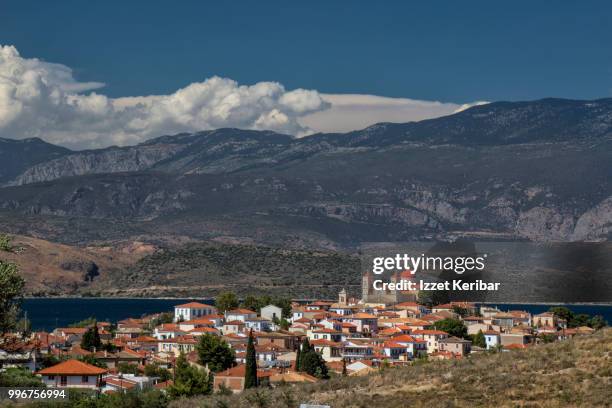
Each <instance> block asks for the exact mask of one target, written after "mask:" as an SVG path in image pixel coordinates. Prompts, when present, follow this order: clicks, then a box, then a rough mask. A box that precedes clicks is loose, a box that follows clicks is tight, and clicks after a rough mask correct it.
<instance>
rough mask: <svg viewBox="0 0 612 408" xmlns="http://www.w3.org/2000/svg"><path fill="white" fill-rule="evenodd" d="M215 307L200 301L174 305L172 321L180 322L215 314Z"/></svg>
mask: <svg viewBox="0 0 612 408" xmlns="http://www.w3.org/2000/svg"><path fill="white" fill-rule="evenodd" d="M217 313H218V312H217V308H216V307H214V306H211V305H206V304H204V303H200V302H189V303H184V304H182V305H176V306H174V321H175V322H180V321H185V320H193V319H196V318H200V317H204V316H209V315H215V314H217Z"/></svg>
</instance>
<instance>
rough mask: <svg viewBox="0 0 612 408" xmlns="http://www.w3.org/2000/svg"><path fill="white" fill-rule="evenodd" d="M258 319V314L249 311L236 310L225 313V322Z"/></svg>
mask: <svg viewBox="0 0 612 408" xmlns="http://www.w3.org/2000/svg"><path fill="white" fill-rule="evenodd" d="M256 317H257V313H256V312H254V311H252V310H249V309H234V310H228V311H226V312H225V321H226V322H233V321H236V320H239V321H241V322H244V321H245V320H247V319H254V318H256Z"/></svg>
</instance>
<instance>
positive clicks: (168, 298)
mask: <svg viewBox="0 0 612 408" xmlns="http://www.w3.org/2000/svg"><path fill="white" fill-rule="evenodd" d="M23 299H24V300H26V299H27V300H34V299H45V300H49V299H81V300H84V299H87V300H89V299H91V300H115V299H116V300H189V299H193V300H214V299H215V298H214V297H199V296H195V297H175V296H159V297H133V296H132V297H123V296H99V297H98V296H24V297H23ZM471 303H475V304H480V305H541V306H550V305H574V306H612V302H607V303H606V302H471Z"/></svg>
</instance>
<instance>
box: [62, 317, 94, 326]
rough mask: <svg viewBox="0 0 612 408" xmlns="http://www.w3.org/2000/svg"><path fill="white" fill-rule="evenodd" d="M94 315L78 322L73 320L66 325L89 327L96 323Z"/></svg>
mask: <svg viewBox="0 0 612 408" xmlns="http://www.w3.org/2000/svg"><path fill="white" fill-rule="evenodd" d="M97 323H98V322H97V321H96V318H95V317H88V318H87V319H83V320H80V321H78V322H74V323H71V324H69V325H68V327H90V326H92V325H94V324H97Z"/></svg>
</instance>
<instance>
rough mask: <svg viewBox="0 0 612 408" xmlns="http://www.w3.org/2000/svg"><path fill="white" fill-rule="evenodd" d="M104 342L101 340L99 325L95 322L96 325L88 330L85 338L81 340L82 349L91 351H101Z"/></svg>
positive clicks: (84, 335)
mask: <svg viewBox="0 0 612 408" xmlns="http://www.w3.org/2000/svg"><path fill="white" fill-rule="evenodd" d="M101 346H102V341H101V340H100V333H99V332H98V325H97V324H96V322H94V325H93V326H92V327H90V328H89V329H87V331H86V332H85V334H83V338H82V339H81V348H83V349H85V350H89V351H93V349H94V348H95V349H96V350H100V347H101Z"/></svg>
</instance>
